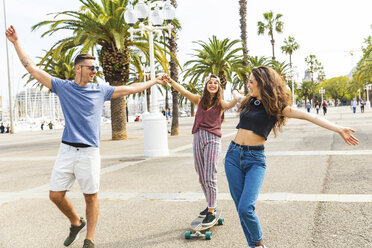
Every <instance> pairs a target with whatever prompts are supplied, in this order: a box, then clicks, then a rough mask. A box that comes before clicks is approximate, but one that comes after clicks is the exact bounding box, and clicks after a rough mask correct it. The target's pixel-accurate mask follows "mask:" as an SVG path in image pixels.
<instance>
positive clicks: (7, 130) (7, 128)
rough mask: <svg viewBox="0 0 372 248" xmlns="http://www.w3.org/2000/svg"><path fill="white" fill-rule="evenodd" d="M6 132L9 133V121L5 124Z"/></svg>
mask: <svg viewBox="0 0 372 248" xmlns="http://www.w3.org/2000/svg"><path fill="white" fill-rule="evenodd" d="M6 133H10V126H9V123H8V124H7V125H6Z"/></svg>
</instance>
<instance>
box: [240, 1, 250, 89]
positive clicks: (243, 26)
mask: <svg viewBox="0 0 372 248" xmlns="http://www.w3.org/2000/svg"><path fill="white" fill-rule="evenodd" d="M239 14H240V38H241V39H242V43H243V44H242V45H243V57H244V61H243V65H244V67H247V68H248V66H249V63H248V48H247V0H239ZM248 80H249V78H248V76H247V75H246V74H243V82H244V92H246V93H247V92H248V88H247V83H248Z"/></svg>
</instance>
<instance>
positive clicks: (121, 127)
mask: <svg viewBox="0 0 372 248" xmlns="http://www.w3.org/2000/svg"><path fill="white" fill-rule="evenodd" d="M154 1H157V0H154ZM80 2H81V4H82V7H81V9H80V11H64V12H59V13H56V14H55V17H54V19H53V20H48V21H43V22H40V23H38V24H36V25H34V26H33V27H32V29H33V30H35V29H37V28H40V27H43V26H48V25H49V28H48V30H47V31H46V32H44V33H43V34H42V37H43V36H45V35H52V34H54V33H55V32H57V31H59V30H69V31H72V32H73V33H72V35H71V36H69V37H66V38H64V39H61V40H60V41H58V42H57V43H55V44H54V46H53V47H52V48H51V50H53V57H56V56H58V54H59V53H60V52H61V51H64V50H68V49H70V48H75V47H79V48H81V52H89V51H90V52H91V53H92V54H93V55H94V51H95V50H96V49H97V48H100V50H99V51H100V52H99V54H98V55H99V58H100V62H101V66H102V68H103V74H104V77H105V80H106V81H107V82H109V83H110V85H112V86H120V85H124V84H126V83H127V82H128V80H129V64H130V53H131V50H130V47H137V48H138V49H139V50H141V51H142V52H143V53H144V54H147V55H148V42H147V40H146V37H142V36H140V35H138V36H135V37H134V39H133V40H131V39H130V34H129V32H128V29H129V25H127V23H125V21H124V17H123V14H124V12H125V11H126V9H127V7H128V5H129V1H128V0H115V1H113V0H101V1H100V4H98V3H97V2H96V1H95V0H80ZM59 17H63V19H60V18H59ZM137 25H138V24H137ZM154 48H155V50H157V49H162V48H161V47H159V46H157V45H156V44H155V45H154ZM155 57H156V56H155ZM125 106H126V103H125V98H124V97H120V98H115V99H112V100H111V127H112V139H114V140H120V139H127V131H126V112H125Z"/></svg>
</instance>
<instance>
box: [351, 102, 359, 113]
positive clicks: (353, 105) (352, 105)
mask: <svg viewBox="0 0 372 248" xmlns="http://www.w3.org/2000/svg"><path fill="white" fill-rule="evenodd" d="M357 105H358V102H357V101H356V100H355V98H354V99H353V100H352V101H351V107H352V108H353V113H354V114H355V113H356V108H357Z"/></svg>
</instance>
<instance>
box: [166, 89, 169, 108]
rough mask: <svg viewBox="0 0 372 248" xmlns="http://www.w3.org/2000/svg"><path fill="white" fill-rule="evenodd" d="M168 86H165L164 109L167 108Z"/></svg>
mask: <svg viewBox="0 0 372 248" xmlns="http://www.w3.org/2000/svg"><path fill="white" fill-rule="evenodd" d="M168 101H169V96H168V86H166V85H165V109H168V108H169V103H168Z"/></svg>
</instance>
